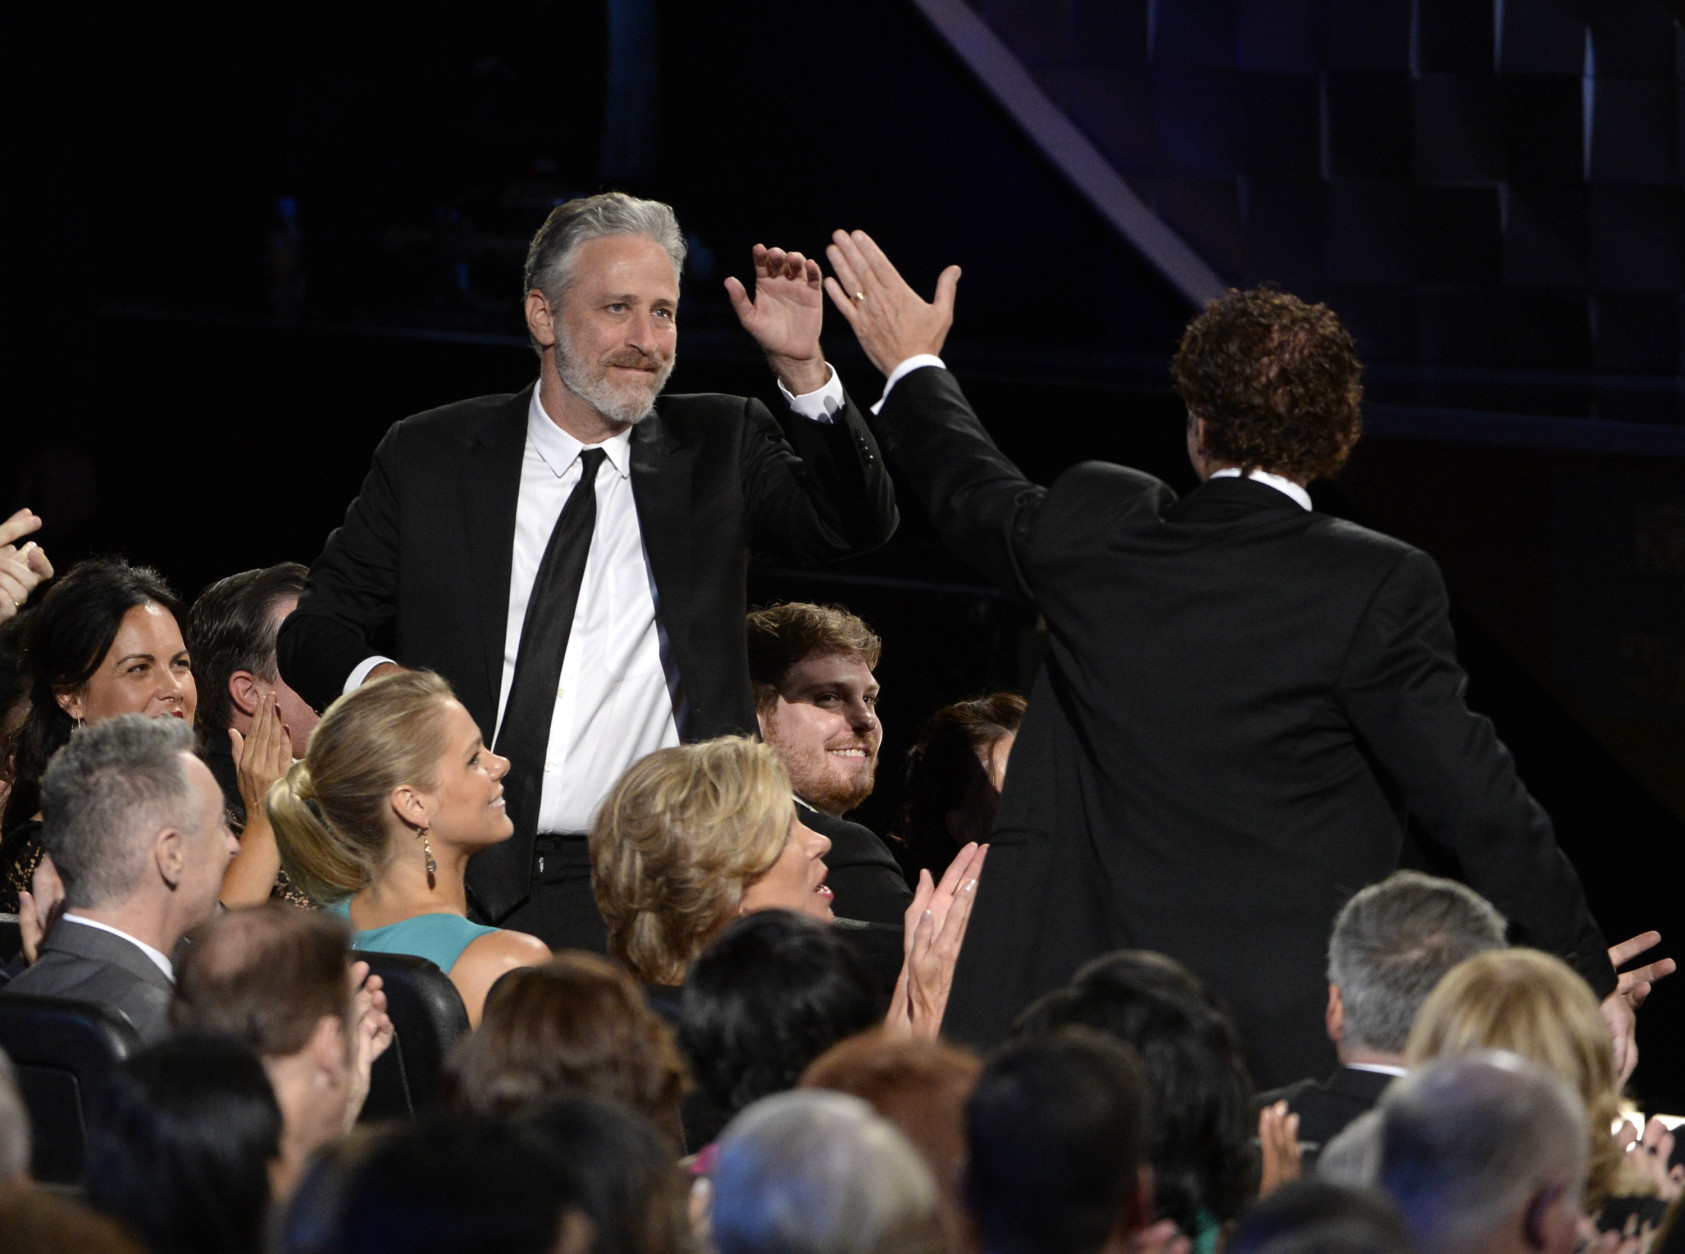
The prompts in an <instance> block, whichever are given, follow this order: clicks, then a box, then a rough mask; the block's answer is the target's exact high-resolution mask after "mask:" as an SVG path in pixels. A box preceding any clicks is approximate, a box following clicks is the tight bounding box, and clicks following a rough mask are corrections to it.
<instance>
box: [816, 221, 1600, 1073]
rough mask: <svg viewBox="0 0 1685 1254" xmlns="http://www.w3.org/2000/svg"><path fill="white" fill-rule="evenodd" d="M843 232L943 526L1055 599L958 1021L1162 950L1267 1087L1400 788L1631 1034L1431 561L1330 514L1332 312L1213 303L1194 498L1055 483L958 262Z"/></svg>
mask: <svg viewBox="0 0 1685 1254" xmlns="http://www.w3.org/2000/svg"><path fill="white" fill-rule="evenodd" d="M833 239H834V243H833V246H832V247H831V248H830V249H829V256H830V259H831V262H832V265H833V266H834V268H835V271H836V277H835V278H833V279H827V280H826V286H827V290H828V291H829V293H830V295H831V297H832V300H833V303H835V304H836V305H837V306H838V307H839V308H840V309H841V311H842V312H843V315H844V316H845V317H846V318H847V319H848V321H849V324H850V325H851V326H852V327H853V328H854V330H855V333H856V334H857V336H858V337H859V339H860V342H861V345H862V347H864V348H865V350H866V353H867V355H868V356H869V357H870V358H871V359H872V362H873V364H874V365H876V366H878V367H879V369H881V370H883V371H884V373H885V374H886V375H888V376H889V380H888V388H887V396H886V399H885V401H884V402H883V404H882V408H881V411H880V417H879V421H878V423H877V430H878V433H879V437H880V439H881V440H882V441H883V444H884V447H885V449H886V450H887V451H888V452H889V454H890V456H892V457H893V458H895V459H896V461H897V462H898V464H899V465H900V466H901V467H902V469H903V470H904V471H905V472H906V474H907V477H908V479H909V480H910V481H911V483H912V484H913V485H914V486H915V488H916V489H917V491H918V493H919V495H920V496H922V497H923V498H924V501H925V504H926V507H927V508H928V509H929V511H930V514H931V517H932V519H933V520H934V522H935V525H936V527H937V530H938V531H939V532H940V533H941V535H942V537H943V539H944V540H945V541H946V543H947V544H948V546H949V547H950V548H951V549H953V550H954V551H955V552H956V553H958V554H959V555H961V556H962V557H964V558H966V559H967V560H968V561H971V562H973V563H975V564H976V565H978V566H979V567H981V568H982V569H983V570H984V571H986V572H988V573H989V574H990V575H992V576H993V577H994V578H995V579H996V580H998V581H999V582H1000V583H1001V584H1002V585H1004V586H1005V587H1007V588H1009V589H1011V590H1012V591H1014V592H1017V593H1019V594H1021V595H1023V596H1026V597H1029V598H1031V599H1033V600H1034V601H1035V603H1036V604H1037V606H1038V607H1039V608H1040V610H1041V613H1042V615H1043V617H1044V618H1045V620H1046V622H1047V629H1048V644H1049V647H1048V655H1047V660H1046V663H1045V665H1044V667H1043V670H1042V673H1041V674H1040V675H1039V676H1038V677H1037V679H1036V681H1035V687H1034V690H1033V692H1032V694H1031V697H1030V703H1029V709H1028V710H1027V712H1026V714H1025V716H1024V723H1023V726H1022V728H1021V729H1020V730H1019V733H1018V739H1017V743H1016V745H1015V747H1014V749H1013V753H1012V770H1011V773H1010V774H1009V775H1008V777H1007V783H1006V790H1005V793H1004V795H1003V796H1002V798H1001V803H1000V810H999V814H998V817H997V819H996V823H995V829H994V834H993V835H992V836H991V838H990V843H991V845H992V847H993V849H994V854H993V857H994V858H995V859H996V860H997V862H996V864H995V865H994V866H993V867H992V869H991V871H990V880H989V883H990V885H992V886H993V887H989V888H985V889H984V890H983V891H982V893H981V898H980V900H979V902H978V904H977V914H976V918H975V919H974V921H973V922H974V928H973V932H972V936H971V942H970V943H968V944H967V945H966V948H965V953H964V955H963V956H962V958H961V960H960V964H959V969H958V971H957V973H956V976H955V983H954V992H953V999H952V1001H951V1002H950V1004H949V1015H948V1020H947V1022H948V1025H949V1027H950V1029H951V1030H952V1031H954V1032H955V1033H956V1034H958V1035H961V1036H962V1037H966V1038H969V1039H971V1040H974V1041H989V1040H993V1039H997V1038H998V1037H999V1036H1000V1035H1001V1034H1002V1033H1003V1032H1004V1031H1005V1029H1006V1027H1007V1025H1008V1024H1009V1023H1010V1022H1011V1020H1012V1017H1013V1015H1015V1014H1016V1013H1017V1012H1018V1010H1019V1009H1021V1008H1022V1007H1023V1006H1024V1005H1026V1004H1028V1002H1029V1001H1030V1000H1032V999H1033V998H1034V997H1036V996H1037V995H1039V994H1041V993H1043V992H1045V991H1047V990H1048V989H1050V988H1053V987H1056V986H1058V985H1059V984H1061V983H1063V982H1064V981H1065V980H1066V979H1068V978H1069V976H1070V974H1071V972H1072V971H1073V970H1074V969H1075V968H1076V967H1077V966H1078V965H1080V964H1081V963H1083V962H1084V961H1086V960H1088V959H1089V958H1092V957H1094V956H1095V955H1097V954H1100V953H1104V952H1106V951H1108V950H1111V949H1117V948H1123V947H1129V948H1144V949H1155V950H1159V951H1162V952H1164V953H1167V954H1170V955H1171V956H1173V957H1175V958H1178V959H1180V960H1181V961H1182V962H1184V963H1186V964H1187V965H1188V966H1189V967H1190V968H1192V969H1193V970H1194V971H1195V972H1196V973H1197V974H1199V975H1200V976H1201V977H1202V978H1203V979H1205V980H1206V981H1207V982H1208V983H1209V984H1210V985H1211V987H1212V988H1213V989H1214V990H1216V991H1217V992H1218V993H1219V994H1220V995H1221V996H1222V997H1223V999H1224V1000H1225V1001H1226V1002H1227V1003H1228V1005H1229V1007H1230V1008H1231V1009H1232V1011H1233V1013H1234V1016H1235V1019H1236V1022H1237V1024H1238V1026H1239V1027H1240V1030H1241V1034H1242V1037H1243V1039H1244V1041H1245V1043H1246V1046H1247V1053H1248V1062H1249V1063H1250V1065H1251V1067H1252V1072H1253V1076H1254V1078H1255V1080H1256V1081H1257V1083H1258V1085H1259V1086H1260V1087H1264V1088H1267V1087H1270V1086H1273V1085H1278V1084H1283V1083H1286V1082H1288V1081H1291V1080H1296V1079H1298V1078H1299V1077H1301V1076H1305V1075H1314V1074H1318V1073H1321V1072H1323V1071H1325V1070H1327V1068H1328V1065H1329V1064H1330V1063H1331V1062H1332V1061H1333V1060H1332V1058H1331V1057H1330V1056H1329V1048H1328V1042H1327V1040H1326V1039H1325V1038H1324V1036H1323V1033H1322V1032H1321V1031H1320V1030H1319V1027H1318V1024H1319V1020H1320V1018H1321V1015H1320V1011H1321V1008H1322V1004H1323V999H1324V997H1325V996H1326V986H1325V984H1324V982H1323V978H1322V974H1323V962H1322V958H1323V945H1324V940H1325V938H1326V937H1327V935H1328V928H1329V923H1330V920H1332V918H1333V917H1334V913H1335V911H1337V910H1338V909H1339V908H1340V906H1341V904H1342V903H1343V902H1344V901H1345V899H1346V897H1347V896H1349V895H1350V893H1351V892H1352V891H1353V890H1355V889H1357V888H1360V887H1362V886H1363V885H1365V884H1370V883H1373V882H1375V881H1377V880H1380V879H1383V878H1385V877H1386V876H1387V875H1388V874H1389V873H1390V872H1391V871H1392V870H1393V869H1394V868H1395V867H1396V866H1397V863H1398V857H1399V852H1400V847H1401V844H1402V840H1403V835H1404V822H1405V814H1406V812H1408V813H1410V814H1412V815H1413V816H1414V817H1415V818H1416V819H1417V820H1418V821H1419V822H1420V824H1421V825H1422V827H1423V829H1424V830H1425V831H1426V833H1427V834H1428V836H1429V837H1430V838H1431V839H1432V840H1434V841H1436V842H1438V843H1440V844H1442V845H1443V846H1445V847H1447V848H1449V849H1451V850H1453V851H1454V852H1455V853H1456V854H1457V856H1458V857H1459V858H1460V859H1461V863H1462V866H1463V868H1464V870H1465V871H1466V873H1467V875H1468V878H1469V880H1470V881H1471V883H1472V884H1473V885H1474V886H1475V887H1476V888H1477V889H1478V890H1479V891H1480V892H1482V893H1483V894H1484V895H1485V896H1487V897H1488V898H1489V899H1491V900H1492V902H1493V903H1494V904H1495V905H1496V906H1497V907H1498V908H1499V909H1500V910H1502V911H1503V913H1504V914H1505V915H1506V916H1507V917H1508V918H1509V919H1510V920H1511V921H1512V922H1513V923H1514V924H1515V926H1516V929H1517V931H1518V933H1519V934H1520V935H1521V936H1523V937H1524V938H1525V939H1526V940H1527V941H1528V943H1531V944H1533V945H1536V946H1538V947H1540V948H1543V949H1547V950H1551V951H1554V952H1556V953H1559V954H1561V955H1563V956H1564V957H1565V958H1567V959H1568V960H1569V961H1571V962H1572V963H1574V965H1575V966H1576V967H1577V968H1578V969H1579V970H1580V971H1581V972H1582V973H1583V974H1584V975H1585V976H1586V978H1587V979H1588V980H1589V981H1590V982H1591V983H1592V985H1593V987H1594V988H1595V989H1596V991H1597V994H1598V996H1599V997H1604V996H1605V995H1611V996H1609V998H1608V1000H1606V1001H1605V1012H1606V1018H1608V1019H1609V1020H1610V1022H1611V1032H1612V1034H1613V1035H1614V1036H1615V1037H1616V1040H1617V1042H1618V1047H1619V1048H1620V1049H1621V1050H1623V1051H1624V1050H1626V1049H1628V1048H1630V1046H1631V1037H1632V1026H1633V1017H1632V1008H1631V1006H1630V1005H1628V1004H1627V1002H1626V1001H1625V1000H1624V999H1623V998H1622V997H1620V996H1617V995H1613V994H1614V992H1615V987H1616V979H1615V973H1614V971H1613V969H1612V968H1611V965H1610V962H1609V957H1608V954H1607V952H1606V947H1605V945H1604V942H1603V938H1602V936H1601V934H1600V933H1599V932H1598V928H1597V924H1596V923H1595V922H1594V921H1593V920H1592V917H1591V914H1590V911H1589V910H1588V909H1587V907H1586V901H1585V894H1584V892H1583V890H1582V888H1581V885H1580V881H1579V877H1578V875H1576V874H1575V872H1574V869H1573V867H1572V866H1571V865H1569V863H1568V860H1567V859H1566V858H1565V857H1564V856H1563V854H1562V852H1561V850H1560V849H1559V848H1558V847H1557V844H1556V839H1555V835H1554V833H1553V831H1552V828H1551V824H1550V820H1549V819H1548V818H1547V817H1546V815H1545V813H1544V811H1543V810H1542V809H1541V808H1540V807H1539V806H1538V804H1537V803H1536V802H1534V800H1533V799H1532V798H1531V797H1530V796H1529V795H1528V793H1527V790H1526V789H1525V788H1523V787H1522V785H1521V782H1520V781H1519V780H1518V779H1517V778H1516V774H1515V768H1514V765H1513V763H1512V761H1511V759H1510V755H1509V753H1508V751H1507V750H1505V748H1504V747H1503V745H1502V744H1500V743H1499V741H1498V739H1497V737H1496V736H1495V735H1494V734H1493V730H1492V725H1491V723H1489V722H1488V721H1487V720H1486V719H1484V718H1482V717H1480V716H1478V715H1476V714H1474V713H1471V712H1470V710H1469V709H1468V707H1467V705H1466V704H1465V703H1464V701H1463V688H1464V683H1465V676H1464V674H1463V672H1462V670H1461V669H1460V668H1459V667H1458V665H1457V662H1456V656H1455V651H1454V647H1453V641H1452V637H1451V629H1450V625H1449V622H1448V621H1447V606H1446V596H1445V588H1444V585H1443V584H1442V583H1441V581H1440V577H1439V571H1438V569H1437V568H1436V567H1435V565H1434V563H1433V561H1432V560H1431V559H1430V558H1429V557H1428V556H1427V555H1426V554H1425V553H1422V552H1419V551H1418V550H1415V549H1412V548H1411V547H1409V546H1408V545H1406V544H1403V543H1401V542H1399V541H1397V540H1394V539H1391V538H1389V537H1387V536H1383V535H1378V534H1376V533H1375V532H1372V531H1366V530H1364V529H1363V528H1361V527H1356V526H1353V525H1352V524H1350V523H1347V522H1344V521H1341V520H1340V519H1336V518H1330V517H1328V516H1327V515H1324V514H1319V513H1317V512H1316V511H1315V510H1314V509H1313V508H1312V507H1311V501H1310V497H1309V495H1308V494H1307V493H1306V491H1305V485H1306V484H1308V483H1309V482H1310V481H1311V480H1313V479H1317V478H1323V477H1326V476H1328V475H1331V474H1333V473H1334V472H1335V471H1337V470H1338V469H1339V468H1340V466H1341V465H1342V464H1343V463H1344V461H1345V459H1346V456H1347V454H1348V453H1349V452H1350V450H1351V447H1352V445H1353V444H1354V443H1355V442H1356V440H1357V436H1358V432H1359V427H1360V418H1359V410H1360V405H1361V400H1362V389H1361V386H1360V384H1359V373H1360V367H1359V365H1358V362H1357V359H1356V356H1355V354H1354V352H1353V349H1352V344H1351V340H1350V338H1349V337H1348V336H1347V334H1346V332H1345V330H1344V328H1342V327H1341V326H1340V323H1339V320H1338V319H1337V318H1336V317H1335V316H1334V314H1333V313H1332V312H1330V311H1329V310H1328V309H1326V308H1324V307H1322V306H1307V305H1305V304H1303V303H1302V302H1300V301H1298V300H1296V299H1295V298H1293V297H1291V296H1288V295H1285V294H1283V293H1279V292H1270V291H1255V292H1230V293H1228V294H1227V295H1225V296H1223V297H1222V298H1220V299H1218V300H1216V301H1214V302H1213V303H1212V304H1211V305H1210V306H1208V307H1207V308H1206V310H1205V311H1204V312H1203V313H1201V314H1200V315H1199V316H1198V317H1197V318H1195V319H1194V321H1193V323H1192V324H1191V325H1190V326H1189V328H1188V330H1187V333H1186V335H1185V336H1184V337H1183V340H1182V344H1181V348H1180V349H1179V351H1178V353H1177V357H1176V362H1175V367H1174V373H1175V379H1176V384H1177V388H1178V390H1179V392H1180V393H1181V396H1182V399H1183V400H1184V401H1185V402H1186V404H1187V407H1188V452H1189V456H1190V457H1191V458H1192V461H1193V464H1194V467H1195V469H1196V470H1197V471H1198V472H1199V476H1200V478H1201V480H1203V481H1204V482H1203V485H1202V486H1201V487H1200V488H1199V489H1198V490H1197V491H1195V492H1193V493H1191V494H1190V495H1189V496H1188V497H1187V498H1186V499H1178V498H1177V496H1176V494H1175V493H1174V492H1172V491H1171V490H1170V488H1169V487H1167V486H1166V485H1165V484H1163V483H1161V482H1160V481H1159V480H1157V479H1155V478H1153V477H1152V476H1151V475H1147V474H1143V473H1142V472H1140V471H1136V470H1130V469H1127V468H1125V467H1122V466H1115V465H1108V464H1104V463H1099V462H1088V463H1084V464H1082V465H1078V466H1076V467H1074V468H1072V469H1071V470H1069V471H1067V472H1066V473H1065V474H1064V475H1062V476H1061V477H1060V478H1059V479H1058V481H1057V482H1056V483H1054V485H1053V486H1052V487H1051V488H1045V487H1041V486H1038V485H1036V484H1034V483H1031V482H1030V481H1029V480H1028V479H1026V478H1025V477H1024V475H1023V474H1022V472H1020V471H1019V470H1018V468H1017V467H1016V466H1014V465H1013V464H1012V463H1011V462H1010V461H1008V460H1007V459H1006V458H1005V457H1004V456H1002V455H1001V453H1000V450H999V449H997V448H996V447H995V445H994V442H993V441H992V440H990V439H989V437H988V435H987V433H985V432H984V430H983V428H982V426H981V425H979V423H978V421H977V419H976V417H975V415H974V414H973V413H972V411H971V408H970V406H969V405H968V404H967V403H966V400H965V397H964V396H963V395H962V394H961V392H960V389H959V387H958V385H957V384H956V383H955V382H954V380H953V377H952V376H951V375H950V374H949V373H948V372H947V370H945V369H943V368H942V365H941V361H940V359H939V358H937V357H936V356H935V354H936V353H938V352H939V351H940V349H941V346H942V343H943V340H944V339H945V337H946V334H947V331H948V327H949V326H950V325H951V322H952V318H953V301H954V290H955V286H956V284H957V281H958V277H959V271H958V268H957V267H950V268H949V269H948V270H947V271H945V272H944V273H943V275H942V276H941V278H940V279H939V280H938V283H937V290H936V300H935V303H934V304H926V303H925V302H924V301H923V300H921V299H920V298H919V297H918V296H917V295H915V294H914V293H913V291H912V290H911V289H910V288H909V287H908V286H907V285H906V283H905V282H903V281H902V279H901V277H900V275H899V274H897V273H896V271H895V269H894V267H893V266H891V265H890V263H889V261H888V259H887V258H885V257H884V255H883V253H882V252H881V251H880V250H879V249H878V248H877V246H876V245H875V244H873V243H872V241H871V240H870V239H869V238H867V237H866V235H865V234H864V233H863V232H855V233H853V234H845V233H843V232H840V231H839V232H837V234H836V235H835V236H834V237H833Z"/></svg>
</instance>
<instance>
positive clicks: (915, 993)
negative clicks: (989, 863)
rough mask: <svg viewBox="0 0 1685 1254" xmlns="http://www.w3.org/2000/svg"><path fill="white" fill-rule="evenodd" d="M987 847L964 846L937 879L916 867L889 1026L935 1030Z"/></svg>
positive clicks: (929, 1033) (923, 1033)
mask: <svg viewBox="0 0 1685 1254" xmlns="http://www.w3.org/2000/svg"><path fill="white" fill-rule="evenodd" d="M988 852H989V847H988V846H987V845H978V844H970V845H967V846H965V847H964V848H963V849H961V850H960V851H959V853H958V854H956V855H955V856H954V860H953V861H952V862H951V863H949V864H948V869H947V871H946V872H944V873H943V876H942V882H941V883H940V884H937V883H934V882H933V881H932V880H931V877H930V872H929V871H920V872H919V886H918V891H917V892H915V893H914V894H913V904H912V905H910V906H908V907H907V915H906V924H905V927H906V934H905V938H904V941H903V951H904V953H905V955H906V957H905V959H904V960H903V962H902V964H901V978H900V979H899V980H897V981H896V984H895V996H894V999H893V1000H892V1001H891V1002H890V1005H889V1014H888V1016H887V1017H886V1018H885V1020H884V1025H885V1027H887V1028H888V1030H889V1031H891V1032H895V1033H898V1034H902V1035H906V1036H920V1037H925V1038H928V1039H930V1040H934V1039H935V1038H936V1036H937V1034H938V1033H939V1032H941V1030H942V1016H943V1014H944V1013H946V1011H947V1009H948V994H949V992H951V991H952V989H953V986H954V965H955V964H956V963H957V962H958V961H959V956H960V946H961V945H962V944H963V943H964V941H965V929H966V927H967V926H968V925H969V923H970V922H971V907H972V905H973V904H974V903H975V902H976V900H977V882H978V879H979V878H980V877H981V875H982V872H983V859H984V857H985V856H986V855H987V854H988Z"/></svg>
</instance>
